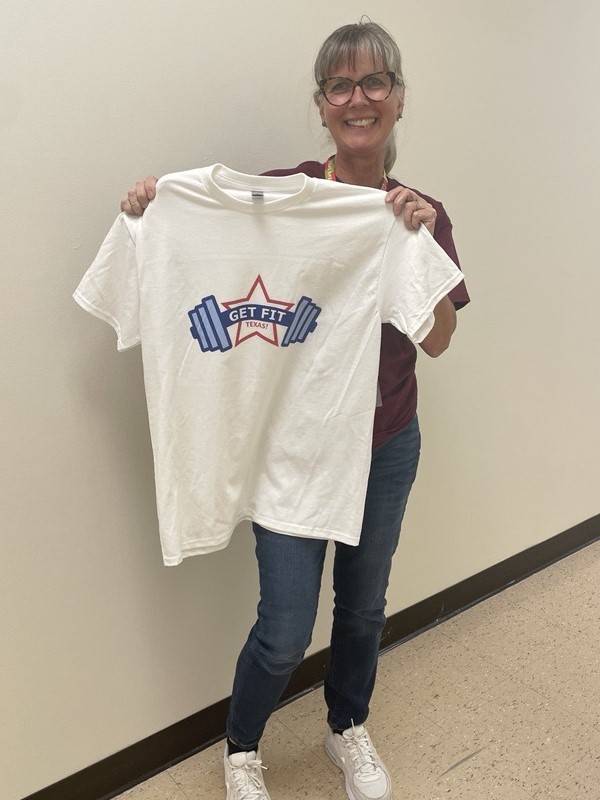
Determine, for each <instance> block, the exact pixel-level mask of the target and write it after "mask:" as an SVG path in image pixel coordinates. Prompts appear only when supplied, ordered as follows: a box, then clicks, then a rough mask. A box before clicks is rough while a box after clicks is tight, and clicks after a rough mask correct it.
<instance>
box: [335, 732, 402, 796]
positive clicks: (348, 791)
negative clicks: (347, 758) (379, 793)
mask: <svg viewBox="0 0 600 800" xmlns="http://www.w3.org/2000/svg"><path fill="white" fill-rule="evenodd" d="M325 752H326V753H327V755H328V756H329V758H330V759H331V760H332V761H333V763H334V764H335V765H336V767H337V768H338V769H341V771H342V774H343V776H344V784H345V786H346V794H347V795H348V797H349V800H363V798H362V797H357V796H356V795H355V794H354V792H353V791H352V786H351V785H350V784H349V783H348V777H347V775H346V771H345V769H344V765H343V763H342V762H341V761H340V759H339V757H338V755H337V753H335V752H333V751H332V750H330V749H329V741H328V740H325ZM384 771H385V774H386V775H387V778H388V781H390V783H391V778H390V776H389V775H388V772H387V770H384ZM381 800H392V792H391V790H390V793H389V794H388V795H386V796H384V797H382V798H381Z"/></svg>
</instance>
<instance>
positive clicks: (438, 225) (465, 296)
mask: <svg viewBox="0 0 600 800" xmlns="http://www.w3.org/2000/svg"><path fill="white" fill-rule="evenodd" d="M430 202H431V201H430ZM433 205H435V209H436V211H437V212H438V215H437V218H436V221H435V228H434V231H433V238H434V239H435V240H436V242H437V243H438V244H439V246H440V247H441V248H442V249H443V250H445V251H446V253H447V254H448V255H449V256H450V258H451V259H452V261H454V263H455V264H456V266H457V267H458V268H459V269H460V268H461V267H460V262H459V260H458V255H457V253H456V247H455V246H454V239H453V238H452V223H451V222H450V217H449V216H448V214H447V213H446V209H445V208H444V206H443V205H442V204H441V203H440V202H439V200H438V201H434V203H433ZM448 297H449V298H450V300H452V302H453V303H454V307H455V308H456V310H457V311H458V309H459V308H462V307H463V306H466V305H467V303H469V302H470V300H471V298H470V297H469V293H468V292H467V287H466V285H465V282H464V281H461V282H460V283H459V284H458V286H455V287H454V289H452V290H451V291H450V292H448Z"/></svg>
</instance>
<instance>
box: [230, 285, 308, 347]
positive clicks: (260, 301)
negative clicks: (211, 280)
mask: <svg viewBox="0 0 600 800" xmlns="http://www.w3.org/2000/svg"><path fill="white" fill-rule="evenodd" d="M254 294H256V297H255V298H254V302H256V304H257V305H268V306H281V308H282V309H283V310H285V311H287V310H288V309H290V308H291V307H292V306H293V305H294V304H293V303H285V302H284V301H283V300H273V299H272V298H271V297H269V295H268V293H267V290H266V288H265V284H264V283H263V279H262V278H261V277H260V275H258V276H257V278H256V280H255V281H254V283H253V284H252V288H251V289H250V291H249V292H248V294H247V295H246V297H240V299H239V300H228V301H227V302H224V303H222V305H224V306H225V308H227V309H231V308H235V307H236V306H243V305H246V304H247V303H249V302H252V299H253V295H254ZM242 325H243V326H244V335H242ZM262 326H264V327H262ZM270 328H272V329H273V330H272V331H270V330H269V329H270ZM247 331H248V332H247ZM267 332H268V333H267ZM253 336H258V337H260V338H261V339H264V340H265V341H266V342H269V344H273V345H275V347H278V346H279V339H278V336H277V323H275V322H265V321H262V320H260V319H259V318H258V317H257V318H256V319H254V320H251V319H243V320H240V321H239V322H238V325H237V331H236V336H235V342H234V347H237V346H238V344H240V343H241V342H244V341H246V339H251V338H252V337H253Z"/></svg>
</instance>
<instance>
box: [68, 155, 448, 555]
mask: <svg viewBox="0 0 600 800" xmlns="http://www.w3.org/2000/svg"><path fill="white" fill-rule="evenodd" d="M384 198H385V194H384V193H383V192H381V191H379V190H378V189H370V188H365V187H360V186H354V185H351V184H343V183H336V182H334V181H325V180H322V179H318V178H310V177H308V176H306V175H304V174H302V173H298V174H293V175H288V176H283V177H273V176H256V175H247V174H244V173H240V172H236V171H234V170H232V169H230V168H229V167H226V166H224V165H222V164H213V165H211V166H209V167H202V168H198V169H192V170H186V171H183V172H175V173H170V174H168V175H164V176H163V177H161V178H160V179H159V180H158V182H157V185H156V198H155V199H154V201H153V202H152V203H151V204H150V205H149V206H148V208H147V209H146V212H145V213H144V215H143V216H142V217H130V216H128V215H126V214H124V213H121V214H119V215H118V217H117V218H116V220H115V221H114V223H113V225H112V227H111V228H110V230H109V232H108V234H107V236H106V238H105V239H104V241H103V243H102V245H101V247H100V249H99V251H98V254H97V255H96V257H95V259H94V261H93V263H92V264H91V265H90V266H89V268H88V269H87V271H86V272H85V274H84V275H83V278H82V279H81V281H80V283H79V285H78V286H77V288H76V289H75V291H74V292H73V298H74V300H75V301H76V302H77V303H78V304H79V305H80V306H81V307H82V308H84V309H85V310H87V311H89V312H90V313H91V314H94V315H95V316H97V317H99V318H100V319H103V320H104V321H105V322H107V323H109V324H110V325H111V326H112V327H113V328H114V330H115V332H116V335H117V345H116V346H117V349H118V350H125V349H128V348H130V347H133V346H135V345H137V344H140V345H141V352H142V363H143V370H144V388H145V392H146V402H147V406H148V420H149V426H150V436H151V441H152V451H153V459H154V476H155V484H156V505H157V513H158V522H159V535H160V544H161V548H162V556H163V563H164V564H165V565H166V566H176V565H177V564H180V563H181V562H182V561H183V559H184V558H187V557H190V556H194V555H198V554H203V553H211V552H214V551H217V550H221V549H223V548H225V547H226V546H227V545H228V543H229V541H230V540H231V536H232V534H233V531H234V529H235V527H236V526H237V524H238V523H239V522H240V521H241V520H244V519H247V520H253V521H255V522H257V523H258V524H260V525H262V526H264V527H266V528H268V529H269V530H272V531H275V532H278V533H281V534H284V535H294V536H307V537H311V538H319V539H332V540H335V541H340V542H344V543H346V544H349V545H357V544H358V543H359V539H360V533H361V528H362V519H363V511H364V501H365V495H366V490H367V481H368V476H369V470H370V464H371V444H372V434H373V424H374V413H375V407H376V402H377V377H378V366H379V352H380V343H381V325H382V323H383V322H390V323H392V324H393V325H394V326H395V327H396V328H397V329H398V330H400V331H401V332H402V333H405V334H406V335H407V336H408V337H409V338H410V339H411V341H413V342H414V343H418V342H420V341H422V340H423V339H424V338H425V336H426V335H427V334H428V333H429V331H430V330H431V328H432V327H433V324H434V316H433V309H434V307H435V305H436V304H437V303H438V302H439V300H440V299H441V298H442V297H444V296H445V295H446V294H448V292H449V291H450V290H451V289H452V288H453V287H454V286H456V285H457V284H458V283H460V282H461V281H462V280H463V275H462V273H461V271H460V270H459V269H458V267H457V266H456V265H455V264H454V262H453V261H452V260H451V259H450V258H449V257H448V256H447V255H446V253H445V252H444V251H443V250H442V248H441V247H439V245H437V243H436V242H435V241H434V239H433V237H432V236H431V234H430V233H429V231H427V229H426V228H425V227H424V226H421V227H420V228H419V230H418V231H409V230H408V229H407V228H406V226H405V225H404V222H403V220H402V218H401V217H399V218H396V217H395V216H394V214H393V210H392V208H391V206H390V205H389V204H386V203H385V200H384Z"/></svg>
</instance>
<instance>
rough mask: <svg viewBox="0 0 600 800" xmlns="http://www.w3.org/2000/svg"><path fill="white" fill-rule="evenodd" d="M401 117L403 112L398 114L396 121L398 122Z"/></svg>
mask: <svg viewBox="0 0 600 800" xmlns="http://www.w3.org/2000/svg"><path fill="white" fill-rule="evenodd" d="M399 119H402V114H398V116H397V117H396V122H398V120H399Z"/></svg>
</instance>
